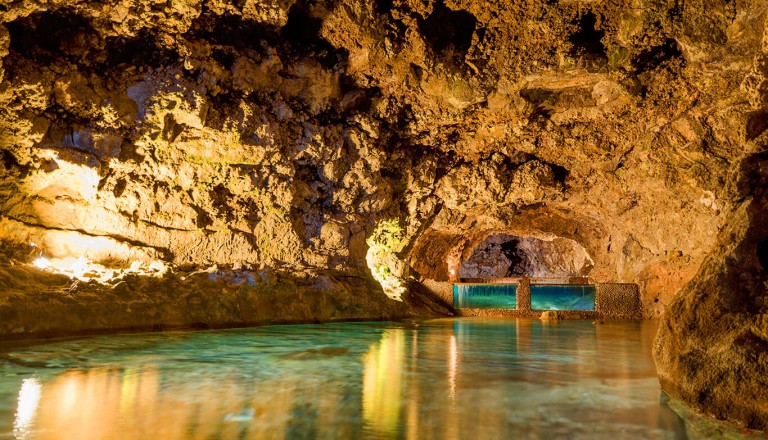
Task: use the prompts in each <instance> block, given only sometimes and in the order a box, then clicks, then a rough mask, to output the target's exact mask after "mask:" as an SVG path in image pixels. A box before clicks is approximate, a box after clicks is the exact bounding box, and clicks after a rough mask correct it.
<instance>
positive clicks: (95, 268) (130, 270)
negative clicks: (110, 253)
mask: <svg viewBox="0 0 768 440" xmlns="http://www.w3.org/2000/svg"><path fill="white" fill-rule="evenodd" d="M32 264H33V265H34V266H35V267H37V268H38V269H43V270H45V271H48V272H52V273H56V274H60V275H66V276H68V277H70V278H72V279H73V280H79V281H90V280H94V281H98V282H100V283H109V282H112V281H115V280H119V279H121V278H122V277H123V276H125V275H129V274H132V275H145V276H156V277H161V276H163V275H164V274H165V273H166V272H167V271H168V266H167V265H166V264H165V263H163V262H162V261H157V260H155V261H153V262H151V263H150V264H149V265H145V264H144V263H142V262H141V261H133V262H132V263H131V264H130V266H129V267H127V268H124V269H115V268H108V267H106V266H104V265H102V264H98V263H94V262H93V261H91V260H90V259H88V258H85V257H78V258H72V257H69V258H51V259H49V258H46V257H39V258H36V259H35V260H34V261H33V262H32Z"/></svg>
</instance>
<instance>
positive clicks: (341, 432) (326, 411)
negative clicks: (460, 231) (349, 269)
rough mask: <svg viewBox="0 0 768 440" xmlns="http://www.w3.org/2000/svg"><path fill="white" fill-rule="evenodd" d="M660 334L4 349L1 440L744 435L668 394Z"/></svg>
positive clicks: (561, 327)
mask: <svg viewBox="0 0 768 440" xmlns="http://www.w3.org/2000/svg"><path fill="white" fill-rule="evenodd" d="M656 328H657V323H656V322H654V321H607V322H606V323H604V324H593V323H592V322H590V321H561V322H554V323H548V322H542V321H538V320H528V319H517V320H509V319H507V320H501V319H480V318H459V319H434V320H423V321H408V322H377V323H360V322H358V323H332V324H315V325H285V326H266V327H258V328H250V329H236V330H216V331H189V332H164V333H145V334H129V335H111V336H96V337H89V338H78V339H64V340H54V341H24V342H21V341H17V342H14V343H5V344H4V345H0V438H17V439H18V438H24V439H65V438H79V439H106V438H109V439H139V438H163V439H188V438H222V439H224V438H414V439H415V438H448V439H450V438H515V437H517V438H547V439H549V438H568V439H572V438H590V439H594V438H670V439H672V438H674V439H679V438H709V437H717V438H741V437H758V436H760V435H761V433H758V432H755V431H744V430H739V429H736V428H731V427H729V426H725V425H721V424H719V423H715V422H712V421H709V420H706V419H702V418H700V417H698V416H696V415H693V414H691V413H689V412H687V411H686V410H684V409H683V408H682V407H681V406H680V405H679V404H677V403H676V402H674V401H669V399H667V398H666V396H665V395H663V394H662V393H661V390H660V388H659V383H658V379H657V377H656V370H655V367H654V364H653V360H652V358H651V346H652V343H653V338H654V335H655V332H656Z"/></svg>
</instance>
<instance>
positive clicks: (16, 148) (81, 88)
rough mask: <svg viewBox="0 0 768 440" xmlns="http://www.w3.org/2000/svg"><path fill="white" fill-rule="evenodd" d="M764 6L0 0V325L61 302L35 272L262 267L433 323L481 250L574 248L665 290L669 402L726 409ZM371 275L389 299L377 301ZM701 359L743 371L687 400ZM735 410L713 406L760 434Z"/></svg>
mask: <svg viewBox="0 0 768 440" xmlns="http://www.w3.org/2000/svg"><path fill="white" fill-rule="evenodd" d="M767 16H768V3H766V2H765V1H763V0H744V1H740V2H732V1H727V0H703V1H700V2H668V1H660V0H634V1H632V2H630V3H626V2H609V1H602V0H592V1H586V0H585V1H573V0H557V1H548V2H543V1H542V2H522V3H520V2H514V3H510V2H492V1H481V0H376V1H361V0H350V1H337V0H242V1H237V2H224V1H221V0H190V1H178V0H168V1H148V0H109V1H105V2H99V3H94V2H86V1H82V0H33V1H24V2H11V1H4V0H0V62H1V65H0V159H1V160H0V240H2V249H3V260H2V265H3V271H2V275H1V276H0V280H2V282H3V284H4V285H5V286H6V288H5V290H4V292H3V293H2V295H5V296H4V297H3V298H0V299H2V301H5V302H4V303H2V307H3V308H2V309H0V310H3V312H2V313H4V315H2V316H10V317H13V316H17V315H14V312H13V310H14V306H13V305H12V304H11V302H10V299H9V298H17V299H15V300H13V301H22V302H23V301H29V304H34V303H39V302H40V301H37V300H34V299H30V298H34V296H35V295H43V294H45V295H52V296H51V298H52V300H54V303H56V304H59V302H60V301H62V299H61V298H60V295H62V292H66V291H67V289H64V290H62V286H60V285H59V284H57V283H59V281H55V282H53V285H49V284H46V283H42V284H40V283H37V282H34V281H35V280H36V279H42V278H45V277H46V276H47V275H46V274H48V275H50V274H49V272H55V273H56V272H57V273H59V274H66V275H68V276H69V277H71V278H67V279H68V280H69V283H70V284H71V283H73V279H76V280H78V283H79V286H80V287H78V288H80V289H86V290H85V291H88V292H91V293H93V292H97V291H102V292H105V294H104V297H103V298H104V301H112V300H111V299H109V298H112V297H113V293H114V292H113V291H114V289H118V287H117V286H118V285H122V284H120V282H121V280H123V281H124V282H125V279H126V277H128V279H132V278H131V277H134V276H139V277H141V276H142V275H141V274H146V275H147V276H146V277H144V278H142V280H143V281H141V283H139V284H135V285H136V286H140V289H139V290H131V292H134V293H135V294H136V295H137V296H141V295H142V293H141V291H142V289H143V290H147V291H149V290H152V285H153V284H154V283H157V285H158V286H159V288H160V289H161V290H162V291H163V292H168V293H167V295H168V298H169V299H168V301H171V302H173V300H172V299H171V298H172V289H170V288H166V287H162V286H168V285H169V284H167V283H171V284H173V283H174V282H176V281H178V282H181V280H180V279H178V278H177V277H179V276H182V275H180V274H183V273H193V272H198V271H204V272H205V273H216V272H217V271H231V272H232V274H233V275H232V277H234V278H233V279H238V277H239V278H243V277H245V278H248V276H250V275H249V274H251V275H252V274H254V273H257V274H258V273H272V272H274V273H280V274H283V275H281V277H278V278H277V279H278V280H283V281H278V282H277V284H275V285H270V286H272V288H274V289H275V292H277V291H278V290H279V289H280V288H279V287H278V285H283V284H284V285H286V286H296V285H304V284H302V283H306V285H309V286H314V287H312V288H307V289H304V288H303V287H302V288H297V289H294V291H302V292H305V293H306V292H311V293H306V295H304V294H301V295H298V296H295V298H296V301H307V298H308V297H309V296H312V295H322V293H321V292H322V291H323V289H321V288H319V287H317V286H322V285H324V284H323V283H324V282H321V280H331V281H328V283H330V284H333V285H338V286H344V287H343V288H342V287H339V288H338V289H336V291H339V292H340V291H344V292H347V293H345V294H344V295H341V296H337V298H339V301H338V302H334V301H327V302H322V301H321V302H322V304H332V305H333V306H332V307H333V308H335V309H338V310H341V309H342V308H343V304H342V303H344V302H347V301H351V299H350V298H351V297H350V296H349V295H353V294H358V295H360V296H361V297H365V299H360V304H364V305H363V306H361V307H363V308H365V307H370V308H371V309H370V310H372V311H371V312H370V313H368V312H365V313H363V312H361V313H359V314H357V315H355V316H357V317H365V318H372V317H375V316H376V315H380V317H387V316H395V315H397V316H403V315H407V314H409V313H410V314H418V313H421V312H422V311H423V312H424V313H442V312H438V311H437V309H436V308H435V307H437V306H435V307H433V306H432V305H428V304H427V303H429V301H431V299H428V298H427V299H425V298H426V297H423V296H422V295H428V294H429V292H432V294H435V293H437V294H440V293H441V292H443V291H444V288H445V286H446V283H447V282H448V281H449V280H450V279H451V277H455V276H456V274H457V273H458V269H459V268H460V267H461V265H462V263H464V262H466V261H467V260H468V259H470V257H471V256H472V254H473V252H474V251H475V249H476V248H477V247H478V245H480V244H482V243H484V242H485V241H486V240H487V239H488V238H489V237H491V236H494V235H498V234H506V235H511V236H515V237H521V238H523V239H526V240H529V241H531V240H542V241H545V242H548V243H549V242H551V243H554V242H556V241H557V242H563V240H571V241H572V242H575V243H576V244H577V245H578V246H579V247H580V248H583V250H584V252H586V254H587V255H586V257H585V260H588V261H590V265H591V270H590V271H589V275H590V276H591V277H592V278H594V279H596V280H598V281H616V282H632V283H637V284H638V285H639V287H640V292H641V295H642V302H643V310H644V315H645V316H646V317H659V316H661V314H662V313H663V312H664V310H665V308H666V307H667V305H668V304H670V302H672V307H671V308H670V309H669V310H668V311H667V314H666V317H665V318H664V319H665V321H664V325H663V328H662V333H661V336H660V339H659V345H658V348H657V356H658V357H657V359H658V361H659V367H660V370H661V373H662V379H663V383H664V384H665V388H667V389H669V390H670V392H672V393H673V394H675V395H677V396H678V397H680V398H682V399H684V400H686V401H687V402H688V403H690V404H692V405H694V406H697V407H698V408H700V410H702V411H708V412H711V413H715V414H717V415H722V416H724V417H731V414H730V413H728V412H727V411H726V410H725V409H722V410H721V409H718V408H721V407H720V406H718V405H721V402H723V401H724V400H722V399H725V397H718V396H727V395H728V394H727V393H736V390H738V389H739V387H740V386H742V385H744V386H751V385H754V383H756V382H750V381H754V380H758V379H757V378H756V377H755V376H753V375H754V374H758V373H759V371H764V370H758V368H764V365H765V362H764V360H762V358H761V357H760V356H761V355H760V354H759V353H763V352H764V351H765V350H764V348H763V346H764V345H765V344H768V342H766V341H768V335H767V334H766V333H765V323H764V318H761V317H762V316H763V315H761V313H762V312H761V311H760V310H762V309H761V308H760V307H763V304H765V301H764V297H762V296H760V295H758V293H759V292H765V286H764V285H763V284H761V283H762V282H763V279H764V278H761V277H762V275H759V274H757V272H755V271H756V270H757V269H756V268H755V267H756V266H755V267H753V266H754V265H753V263H754V261H758V260H760V258H763V257H760V258H758V260H754V259H753V260H754V261H753V260H750V259H748V258H747V257H746V255H747V254H749V253H750V252H752V250H750V249H752V248H750V246H758V248H759V249H762V248H763V247H765V246H764V245H762V244H760V243H764V241H765V235H761V234H763V232H764V231H763V229H762V228H763V227H764V226H763V225H764V223H765V220H764V219H765V217H764V216H761V215H758V214H759V213H760V212H762V211H760V209H762V208H759V207H758V205H759V204H760V203H762V202H760V201H759V197H758V195H757V192H755V191H756V190H753V191H752V193H749V192H746V193H745V192H744V190H743V188H742V189H740V188H741V187H739V186H738V185H735V184H731V183H733V182H737V181H741V182H743V181H744V180H743V179H744V178H745V177H744V176H745V173H747V171H745V170H747V169H750V170H751V169H753V168H754V166H756V165H754V164H756V163H762V162H761V159H759V158H760V157H762V156H760V155H761V154H763V153H764V152H765V151H766V145H767V144H768V30H767V25H766V17H767ZM750 172H751V171H750ZM750 182H757V181H756V180H750ZM750 185H752V186H751V188H756V187H755V186H754V185H756V184H755V183H750ZM381 231H385V232H386V234H385V235H384V236H382V235H381ZM740 243H741V244H740ZM553 248H554V247H553ZM753 250H754V249H753ZM763 251H764V249H763V250H760V251H759V252H758V255H761V256H762V255H763V254H764V252H763ZM750 255H751V254H750ZM750 258H751V257H750ZM755 258H757V257H755ZM32 264H36V265H37V266H38V267H39V268H41V269H33V268H32ZM761 264H762V263H761ZM763 266H765V264H763ZM36 270H37V271H38V272H35V271H36ZM40 270H42V271H45V273H43V272H39V271H40ZM585 270H586V269H585ZM753 272H754V273H753ZM161 273H162V275H161ZM228 273H229V272H228ZM736 273H739V274H743V275H739V276H742V277H744V279H743V280H742V279H741V278H739V277H736V278H734V276H735V275H733V274H736ZM292 274H293V275H292ZM298 274H301V275H300V278H301V279H302V280H305V281H302V282H301V283H298V284H297V282H296V281H295V280H294V277H296V276H299V275H298ZM697 274H698V275H697ZM718 274H721V275H718ZM374 277H375V279H376V280H378V281H381V283H382V284H384V285H385V286H384V289H385V290H387V293H388V294H389V295H390V296H391V297H392V298H395V299H402V300H404V301H405V302H404V303H403V304H401V305H398V306H391V307H394V308H393V309H390V308H389V307H390V306H379V305H374V303H376V304H379V303H378V302H376V301H378V300H379V299H380V300H381V301H384V303H382V304H386V301H389V300H387V299H386V297H385V296H384V292H383V291H382V288H381V287H380V286H378V285H377V284H376V283H375V282H374ZM718 277H719V278H718ZM57 279H58V278H57ZM715 279H717V282H716V281H715ZM20 280H21V281H20ZM23 280H26V281H23ZM89 280H90V281H89ZM692 280H693V281H692ZM209 281H210V280H209ZM164 283H165V284H164ZM227 283H229V281H222V280H218V281H211V282H210V283H208V282H206V283H203V284H201V285H200V287H199V290H200V291H202V292H203V293H204V294H205V295H209V297H207V299H206V300H205V301H209V300H213V299H215V298H216V296H217V295H219V294H221V291H222V289H225V290H226V289H228V288H229V287H227V285H228V284H227ZM318 283H319V284H318ZM721 283H722V284H721ZM734 283H736V284H734ZM739 283H741V284H744V283H747V284H749V286H751V287H749V288H750V289H753V290H750V292H753V293H754V295H753V294H749V295H752V296H754V297H755V298H754V300H752V299H750V300H749V301H752V302H751V303H750V302H749V301H747V300H746V299H744V298H745V297H744V295H746V293H744V291H741V290H739V288H738V287H737V286H739V285H740V284H739ZM750 283H751V284H750ZM330 284H329V285H330ZM408 286H411V287H413V288H412V289H410V292H411V293H410V294H408V293H404V292H407V291H406V288H407V287H408ZM684 286H687V287H685V288H684V289H683V287H684ZM69 287H71V286H69ZM251 287H253V288H256V287H258V286H255V285H254V286H251ZM259 288H261V287H259ZM88 289H91V290H88ZM119 289H123V288H119ZM681 289H683V290H682V291H681ZM760 289H762V290H760ZM182 290H183V289H182ZM289 290H290V289H289ZM268 292H269V289H267V290H264V292H262V293H263V294H265V295H268V294H269V293H268ZM417 292H418V294H417ZM678 292H682V293H680V295H678V296H676V294H677V293H678ZM262 293H260V294H262ZM57 295H58V296H57ZM94 295H96V296H93V298H95V299H94V301H96V302H94V303H93V304H97V303H98V298H99V297H98V296H97V294H95V293H94ZM697 295H705V296H706V298H699V297H698V296H697ZM72 297H73V298H69V299H66V301H70V300H71V301H74V302H77V301H78V299H77V295H76V294H74V295H72ZM374 297H375V298H378V299H376V300H372V299H371V298H374ZM24 298H27V300H25V299H24ZM750 298H751V297H750ZM758 298H763V300H760V301H762V302H760V301H759V300H758ZM89 301H90V300H89ZM127 301H130V300H127ZM243 301H246V302H247V300H243ZM323 301H325V300H323ZM370 301H373V302H370ZM720 303H723V304H725V305H726V306H727V307H725V308H723V309H722V310H721V309H718V307H719V306H717V304H720ZM747 303H749V304H751V305H750V306H749V307H748V308H743V307H742V308H738V307H741V306H738V307H736V305H737V304H747ZM206 304H208V302H206ZM318 304H320V303H318ZM366 304H367V305H366ZM6 306H7V307H6ZM211 307H213V306H211ZM323 307H325V306H323ZM733 307H736V308H733ZM744 307H746V306H744ZM438 308H439V307H438ZM737 309H738V310H737ZM110 310H112V309H104V311H105V312H104V313H113V311H110ZM285 310H288V311H287V312H285V314H284V315H285V316H284V317H285V319H286V320H290V316H288V315H291V313H293V312H291V311H290V310H293V309H292V308H290V307H289V308H285ZM443 310H445V309H443ZM716 310H719V311H716ZM114 313H117V312H114ZM712 313H726V314H728V318H727V319H725V318H723V319H722V320H717V322H714V321H715V320H714V318H712V319H711V318H710V316H712V317H714V316H720V315H712ZM318 314H319V315H318V316H321V317H322V319H335V318H334V317H337V316H339V317H347V318H352V317H355V316H353V315H354V314H346V315H345V314H343V313H342V314H341V315H339V314H337V313H336V312H334V311H326V312H322V313H320V312H318ZM41 316H42V315H41ZM46 316H47V315H46ZM190 316H191V315H190ZM195 316H197V315H195ZM227 316H229V317H228V318H226V319H224V318H222V319H224V321H226V322H227V323H230V324H233V322H234V321H237V320H238V319H242V320H248V319H249V318H247V316H251V315H237V314H234V315H227ZM238 316H239V318H238ZM254 316H255V315H254ZM265 316H266V315H265ZM312 316H314V315H312V313H311V312H307V314H305V312H300V313H299V312H296V318H297V319H299V317H300V319H301V320H305V318H306V319H307V320H308V319H311V318H312ZM230 318H231V319H230ZM9 319H11V318H9ZM13 319H15V318H13ZM254 319H255V320H256V321H258V320H259V319H256V318H254ZM281 319H282V318H281ZM339 319H341V318H339ZM760 319H763V321H760ZM160 320H161V321H162V319H160ZM198 320H199V318H198V317H191V318H189V319H188V320H187V321H188V322H186V324H192V323H196V322H197V321H198ZM224 321H222V320H215V319H213V320H212V321H211V322H210V323H209V324H206V323H205V322H204V323H203V324H206V325H224V324H223V322H224ZM125 322H128V321H125ZM760 322H762V324H759V323H760ZM174 323H175V324H181V323H180V322H176V321H174ZM683 323H690V324H689V325H684V324H683ZM693 323H695V325H694V324H693ZM160 324H162V323H160ZM175 324H174V325H175ZM132 325H133V324H131V326H132ZM722 326H727V328H724V327H722ZM761 326H762V327H761ZM11 327H13V325H11ZM102 327H103V326H102ZM14 328H19V327H18V326H16V327H14ZM100 328H101V327H100ZM689 332H690V335H689ZM22 333H23V332H22ZM697 335H698V336H697ZM689 336H690V337H691V338H692V339H690V340H688V339H686V338H688V337H689ZM715 341H719V342H717V343H715ZM723 341H730V342H727V343H726V342H723ZM734 341H735V342H734ZM731 342H733V344H735V345H736V346H737V347H738V348H737V349H734V350H731V351H732V352H733V353H731V351H728V350H726V349H725V347H726V346H727V345H728V344H730V343H731ZM718 344H720V345H718ZM723 344H725V345H723ZM706 347H710V349H707V350H705V348H706ZM711 347H723V353H721V354H716V353H715V352H713V351H712V348H711ZM702 350H703V351H702ZM739 350H741V351H739ZM761 350H762V351H761ZM700 352H701V353H700ZM684 353H692V354H690V355H689V357H690V359H694V358H695V359H696V360H697V362H699V363H696V364H695V365H694V363H690V362H688V361H684V360H683V361H681V358H680V357H679V356H681V355H683V354H684ZM702 353H703V354H702ZM734 353H737V354H734ZM738 353H743V354H738ZM698 354H702V355H701V356H699V355H698ZM718 356H737V357H738V356H742V357H741V358H739V359H742V360H743V361H744V362H745V363H747V361H748V360H749V359H753V360H754V365H752V366H750V367H746V366H745V367H744V368H745V369H744V370H743V375H741V376H740V375H739V374H736V373H735V372H734V371H735V370H733V371H732V372H731V373H732V374H731V373H728V372H725V371H724V372H723V374H722V377H724V378H729V379H728V380H724V381H723V384H722V385H718V386H715V385H712V386H710V387H706V388H700V385H701V384H702V383H703V382H701V381H703V380H708V379H704V378H701V377H698V376H695V375H693V371H694V370H695V369H700V367H702V366H708V365H710V363H722V360H723V359H726V357H718ZM750 356H752V358H750ZM686 359H688V358H686ZM728 359H731V358H728ZM733 359H736V358H733ZM761 362H762V363H761ZM744 365H746V364H744ZM760 365H763V367H759V366H760ZM713 368H714V367H713ZM712 371H715V370H712ZM674 381H679V382H674ZM750 384H751V385H750ZM694 390H699V391H700V392H701V393H703V394H701V395H697V396H694ZM744 399H747V396H746V395H745V397H744ZM753 401H754V402H758V403H755V404H754V405H753V406H748V405H747V404H746V403H744V405H743V406H742V408H745V409H743V410H739V411H741V412H740V413H738V414H736V413H734V415H733V417H735V418H737V419H739V420H742V421H744V422H745V423H750V424H752V425H757V424H758V423H757V422H755V420H756V418H755V417H758V416H757V415H756V414H759V413H760V411H764V410H765V406H764V400H762V401H761V400H759V399H757V397H756V400H753ZM719 402H720V403H719ZM744 402H746V400H744ZM759 402H763V403H759ZM755 405H757V406H755ZM759 405H763V406H759ZM748 414H751V415H748ZM762 414H765V412H763V413H762Z"/></svg>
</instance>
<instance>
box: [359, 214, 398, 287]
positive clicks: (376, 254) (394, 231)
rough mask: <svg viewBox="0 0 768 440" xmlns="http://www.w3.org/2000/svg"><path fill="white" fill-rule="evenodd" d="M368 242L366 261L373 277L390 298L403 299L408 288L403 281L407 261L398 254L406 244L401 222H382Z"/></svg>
mask: <svg viewBox="0 0 768 440" xmlns="http://www.w3.org/2000/svg"><path fill="white" fill-rule="evenodd" d="M366 242H367V243H368V252H367V254H366V256H365V261H366V263H367V264H368V268H369V269H370V270H371V274H372V275H373V278H375V279H376V281H378V282H379V284H381V288H382V289H383V290H384V293H386V294H387V296H388V297H389V298H390V299H393V300H395V301H402V295H403V294H404V293H405V292H406V291H407V289H406V287H405V285H404V281H403V275H404V273H405V263H404V262H403V261H402V260H401V259H400V258H399V257H398V255H397V253H398V252H400V251H401V250H402V249H403V246H405V242H404V240H403V231H402V230H401V229H400V224H399V222H398V221H397V220H395V219H393V220H386V221H382V222H380V223H379V225H378V226H377V227H376V229H375V230H374V231H373V234H371V236H370V237H368V240H366Z"/></svg>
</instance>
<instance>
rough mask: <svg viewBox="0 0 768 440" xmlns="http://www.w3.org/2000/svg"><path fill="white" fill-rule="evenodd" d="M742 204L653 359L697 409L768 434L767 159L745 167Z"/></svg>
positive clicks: (680, 301) (678, 300) (664, 380)
mask: <svg viewBox="0 0 768 440" xmlns="http://www.w3.org/2000/svg"><path fill="white" fill-rule="evenodd" d="M737 187H738V192H739V194H741V196H742V198H743V199H742V201H741V203H740V204H739V206H738V208H737V209H736V211H735V212H734V214H733V215H732V217H731V221H730V223H729V225H728V226H727V227H726V228H725V229H724V230H723V231H722V232H721V233H720V236H719V237H718V242H717V245H716V246H715V249H714V251H713V252H712V255H711V256H710V257H708V258H707V260H706V261H705V262H704V264H703V265H702V267H701V269H700V271H699V273H698V274H697V276H696V277H695V278H694V279H693V281H691V282H690V283H688V285H686V286H685V288H683V289H682V290H681V292H680V293H678V294H677V296H676V297H675V299H674V300H673V301H672V303H671V304H670V305H669V307H668V308H667V311H666V313H665V315H664V318H663V319H662V322H661V325H660V327H659V333H658V336H657V339H656V343H655V347H654V356H655V358H656V364H657V366H658V370H659V376H660V380H661V384H662V387H663V388H664V389H665V390H666V391H667V393H669V394H670V395H672V396H674V397H676V398H678V399H680V400H682V401H683V402H685V403H687V404H688V405H690V406H692V407H693V408H695V409H696V410H698V411H700V412H703V413H705V414H708V415H711V416H713V417H716V418H719V419H730V420H733V421H737V422H739V423H740V424H742V425H745V426H747V427H750V428H756V429H762V430H765V429H768V394H766V390H768V223H767V222H766V221H765V219H768V154H765V153H763V154H761V155H758V156H756V157H751V158H749V159H748V160H745V161H744V163H743V169H742V173H741V176H740V178H739V183H738V185H737Z"/></svg>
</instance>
